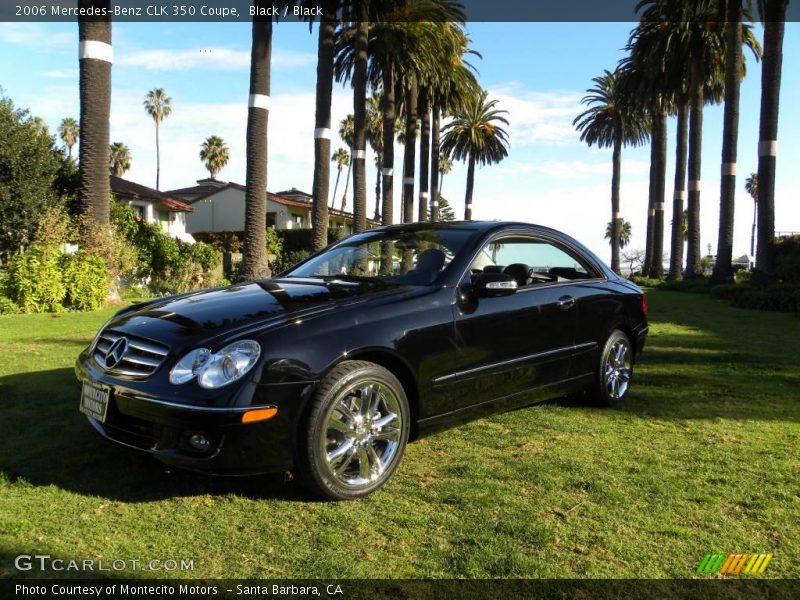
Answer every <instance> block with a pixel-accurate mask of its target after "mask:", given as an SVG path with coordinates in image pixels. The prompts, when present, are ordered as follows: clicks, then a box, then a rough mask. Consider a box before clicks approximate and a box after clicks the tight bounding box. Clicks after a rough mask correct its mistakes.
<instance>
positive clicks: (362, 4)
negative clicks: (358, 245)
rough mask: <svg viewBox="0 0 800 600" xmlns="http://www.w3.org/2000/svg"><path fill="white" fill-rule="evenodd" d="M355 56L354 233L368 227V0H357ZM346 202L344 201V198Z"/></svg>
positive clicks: (352, 157)
mask: <svg viewBox="0 0 800 600" xmlns="http://www.w3.org/2000/svg"><path fill="white" fill-rule="evenodd" d="M356 10H357V17H358V24H357V26H356V40H355V47H356V56H355V63H354V65H353V124H354V127H353V144H354V148H353V152H352V156H351V158H350V163H351V164H352V165H353V233H360V232H362V231H364V230H365V229H366V228H367V167H366V163H365V159H366V156H367V58H368V56H367V44H368V38H369V20H368V19H369V2H368V0H358V7H357V9H356ZM342 202H344V200H342Z"/></svg>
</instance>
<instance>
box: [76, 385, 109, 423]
mask: <svg viewBox="0 0 800 600" xmlns="http://www.w3.org/2000/svg"><path fill="white" fill-rule="evenodd" d="M110 395H111V388H109V387H108V386H105V385H101V384H99V383H94V382H91V381H86V380H84V382H83V388H82V390H81V405H80V409H81V412H82V413H84V414H86V415H89V416H90V417H92V418H93V419H97V420H98V421H100V422H101V423H103V422H105V420H106V412H107V411H108V398H109V396H110Z"/></svg>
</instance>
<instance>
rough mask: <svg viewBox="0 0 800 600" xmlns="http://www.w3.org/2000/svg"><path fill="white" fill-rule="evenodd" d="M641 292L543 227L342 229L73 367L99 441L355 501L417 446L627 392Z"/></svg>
mask: <svg viewBox="0 0 800 600" xmlns="http://www.w3.org/2000/svg"><path fill="white" fill-rule="evenodd" d="M646 314H647V304H646V299H645V296H644V294H643V293H642V291H641V290H640V289H639V288H638V287H636V286H635V285H634V284H632V283H631V282H629V281H627V280H625V279H622V278H620V277H619V276H617V275H616V274H614V273H613V272H612V271H611V270H610V269H609V268H608V267H606V266H605V265H604V264H603V263H602V261H600V260H599V259H598V258H597V257H596V256H595V255H594V254H592V253H591V252H590V251H589V250H587V249H586V248H585V247H584V246H583V245H581V244H580V243H578V242H577V241H575V240H574V239H572V238H570V237H569V236H567V235H564V234H562V233H559V232H557V231H554V230H552V229H548V228H545V227H540V226H536V225H528V224H524V223H503V222H455V223H415V224H410V225H398V226H388V227H381V228H378V229H373V230H370V231H367V232H364V233H361V234H357V235H352V236H350V237H348V238H345V239H343V240H342V241H340V242H338V243H336V244H333V245H332V246H329V247H328V248H326V249H325V250H323V251H321V252H319V253H317V254H315V255H313V256H311V257H310V258H308V259H307V260H305V261H304V262H302V263H300V264H298V265H296V266H295V267H293V268H291V269H289V270H288V271H286V272H285V273H281V274H280V275H278V276H277V277H274V278H272V279H266V280H263V281H252V282H247V283H241V284H236V285H232V286H229V287H224V288H217V289H210V290H203V291H199V292H191V293H187V294H181V295H178V296H171V297H167V298H160V299H156V300H152V301H149V302H145V303H141V304H136V305H134V306H130V307H127V308H125V309H123V310H121V311H119V312H118V313H117V314H116V315H115V316H114V317H113V318H112V319H111V320H110V321H108V323H106V324H105V325H104V326H103V328H102V329H101V330H100V332H99V333H98V334H97V337H96V338H95V339H94V341H93V342H92V344H91V345H90V346H89V347H88V348H87V349H86V350H84V351H83V352H82V353H81V355H80V356H79V358H78V361H77V364H76V374H77V377H78V380H79V381H80V382H81V384H82V393H81V399H80V409H81V411H83V412H84V413H86V415H87V417H88V420H89V423H91V425H92V426H93V427H94V428H95V429H96V430H97V431H98V432H99V433H100V434H101V435H102V436H104V437H106V438H108V439H110V440H113V441H115V442H118V443H121V444H124V445H126V446H130V447H132V448H136V449H139V450H144V451H146V452H150V453H152V454H153V455H154V456H156V457H157V458H158V459H160V460H162V461H164V462H165V463H168V464H170V465H175V466H180V467H185V468H189V469H197V470H202V471H206V472H210V473H215V474H246V473H261V472H270V471H284V470H292V471H293V473H294V475H295V477H296V478H297V479H298V480H299V481H300V482H301V483H302V484H303V485H305V486H307V487H308V488H310V489H311V490H313V491H315V492H317V493H319V494H322V495H324V496H328V497H330V498H336V499H347V498H354V497H358V496H363V495H366V494H368V493H370V492H372V491H374V490H376V489H377V488H379V487H381V486H382V485H383V484H384V483H386V481H387V480H388V479H389V477H391V475H392V473H393V472H394V470H395V469H396V468H397V465H398V463H399V462H400V458H401V456H402V455H403V451H404V448H405V445H406V443H407V442H408V441H410V440H414V439H416V438H419V437H421V436H423V435H426V434H428V433H430V432H433V431H436V430H439V429H443V428H447V427H451V426H453V425H456V424H458V423H461V422H464V421H467V420H471V419H475V418H477V417H480V416H483V415H486V414H489V413H493V412H497V411H503V410H509V409H512V408H517V407H520V406H525V405H529V404H532V403H534V402H537V401H541V400H545V399H550V398H555V397H559V396H563V395H566V394H570V393H574V392H580V391H582V390H585V391H586V393H588V394H590V395H591V396H592V397H594V398H596V399H597V400H598V401H599V402H600V403H603V404H610V405H613V404H616V403H618V402H620V401H622V400H623V399H624V398H625V396H626V395H627V394H628V392H629V389H630V384H631V377H632V375H633V366H634V363H635V361H636V358H637V357H638V355H639V353H640V352H641V350H642V347H643V346H644V340H645V336H646V335H647V331H648V326H647V317H646Z"/></svg>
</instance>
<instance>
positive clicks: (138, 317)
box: [108, 278, 403, 350]
mask: <svg viewBox="0 0 800 600" xmlns="http://www.w3.org/2000/svg"><path fill="white" fill-rule="evenodd" d="M402 290H403V288H400V287H386V286H380V285H374V284H364V283H361V284H360V283H353V282H345V281H328V282H325V281H323V280H321V279H299V278H296V279H295V278H293V279H268V280H263V281H255V282H250V283H244V284H240V285H232V286H229V287H225V288H217V289H211V290H205V291H201V292H196V293H191V294H186V295H181V296H174V297H169V298H162V299H159V300H155V301H153V302H148V303H147V304H144V305H138V306H133V307H131V308H130V309H128V310H127V311H123V312H121V313H120V314H118V316H116V317H114V318H113V319H112V320H111V321H110V322H109V324H108V328H109V329H113V330H114V331H119V332H121V333H125V334H128V335H132V336H139V337H142V338H146V339H151V340H155V341H160V342H164V343H167V344H169V345H170V346H171V347H172V348H173V349H175V350H178V349H179V348H180V347H181V346H184V345H190V344H193V343H197V342H198V341H199V340H210V339H212V338H217V337H227V336H230V335H232V334H234V333H236V332H237V331H239V330H245V329H250V328H252V327H254V326H258V327H267V326H270V327H271V326H277V325H280V324H283V323H285V322H287V321H289V320H296V319H299V318H302V319H307V318H310V317H312V316H315V315H317V314H320V313H323V312H327V311H331V310H335V309H341V308H342V307H343V306H348V305H350V304H353V303H360V302H363V301H365V300H366V299H367V298H369V297H374V296H379V295H387V294H389V295H395V294H397V293H400V292H401V291H402Z"/></svg>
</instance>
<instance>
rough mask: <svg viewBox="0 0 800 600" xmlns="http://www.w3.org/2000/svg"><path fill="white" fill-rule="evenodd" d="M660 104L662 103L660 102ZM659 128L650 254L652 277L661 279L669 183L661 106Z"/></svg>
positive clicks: (656, 119)
mask: <svg viewBox="0 0 800 600" xmlns="http://www.w3.org/2000/svg"><path fill="white" fill-rule="evenodd" d="M659 104H660V103H659ZM654 125H655V128H656V129H657V130H658V136H657V137H658V145H657V146H656V154H657V157H656V158H657V160H656V166H657V168H656V173H655V179H654V180H653V203H654V204H653V206H654V208H655V214H654V216H653V252H652V254H651V256H650V269H649V272H650V277H655V278H657V279H660V278H661V277H663V276H664V195H665V190H666V185H667V112H666V111H665V110H663V109H662V108H661V107H660V106H659V112H658V114H657V115H656V116H655V123H654Z"/></svg>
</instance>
